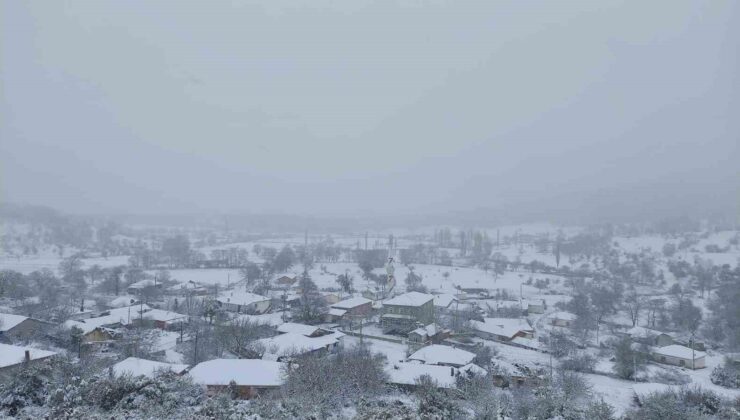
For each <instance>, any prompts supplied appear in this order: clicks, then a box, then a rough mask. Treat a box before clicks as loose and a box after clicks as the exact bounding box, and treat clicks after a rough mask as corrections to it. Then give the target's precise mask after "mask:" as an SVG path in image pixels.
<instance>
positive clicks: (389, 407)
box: [354, 399, 417, 420]
mask: <svg viewBox="0 0 740 420" xmlns="http://www.w3.org/2000/svg"><path fill="white" fill-rule="evenodd" d="M416 418H417V417H416V414H415V413H414V410H413V409H412V408H411V407H409V406H408V405H407V404H406V403H404V402H403V401H401V400H397V399H394V400H371V401H367V400H365V399H361V400H360V401H359V403H358V404H357V414H356V415H355V417H354V420H396V419H398V420H414V419H416Z"/></svg>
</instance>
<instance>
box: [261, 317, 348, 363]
mask: <svg viewBox="0 0 740 420" xmlns="http://www.w3.org/2000/svg"><path fill="white" fill-rule="evenodd" d="M283 325H284V324H283ZM343 337H344V334H343V333H341V332H338V331H335V332H332V333H330V334H325V335H321V336H317V337H307V336H305V335H303V334H301V333H295V332H288V333H285V334H280V335H276V336H274V337H269V338H262V339H260V340H257V341H255V345H256V347H257V348H262V349H264V352H263V353H262V355H261V357H262V359H265V360H276V361H286V360H290V359H291V358H294V357H299V356H304V355H307V354H316V353H318V354H326V353H331V352H333V351H335V350H336V349H337V348H338V347H339V346H340V345H341V344H342V338H343Z"/></svg>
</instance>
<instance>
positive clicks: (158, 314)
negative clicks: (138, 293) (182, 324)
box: [136, 309, 187, 322]
mask: <svg viewBox="0 0 740 420" xmlns="http://www.w3.org/2000/svg"><path fill="white" fill-rule="evenodd" d="M136 315H137V316H139V313H138V312H137V313H136ZM141 317H142V318H144V319H148V320H151V321H162V322H172V321H180V320H185V319H186V318H187V315H183V314H178V313H177V312H172V311H163V310H161V309H151V310H148V311H145V312H144V313H143V314H141Z"/></svg>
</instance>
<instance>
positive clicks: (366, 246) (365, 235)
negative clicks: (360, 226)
mask: <svg viewBox="0 0 740 420" xmlns="http://www.w3.org/2000/svg"><path fill="white" fill-rule="evenodd" d="M365 251H367V232H365Z"/></svg>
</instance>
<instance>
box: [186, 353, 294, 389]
mask: <svg viewBox="0 0 740 420" xmlns="http://www.w3.org/2000/svg"><path fill="white" fill-rule="evenodd" d="M282 369H283V364H282V363H278V362H272V361H269V360H259V359H215V360H209V361H207V362H203V363H199V364H198V365H196V366H195V367H194V368H192V369H191V370H190V377H191V378H193V382H194V383H197V384H201V385H228V384H229V383H230V382H231V381H234V382H236V384H237V385H250V386H263V387H268V386H269V387H277V386H280V385H282V383H283V372H282Z"/></svg>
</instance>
